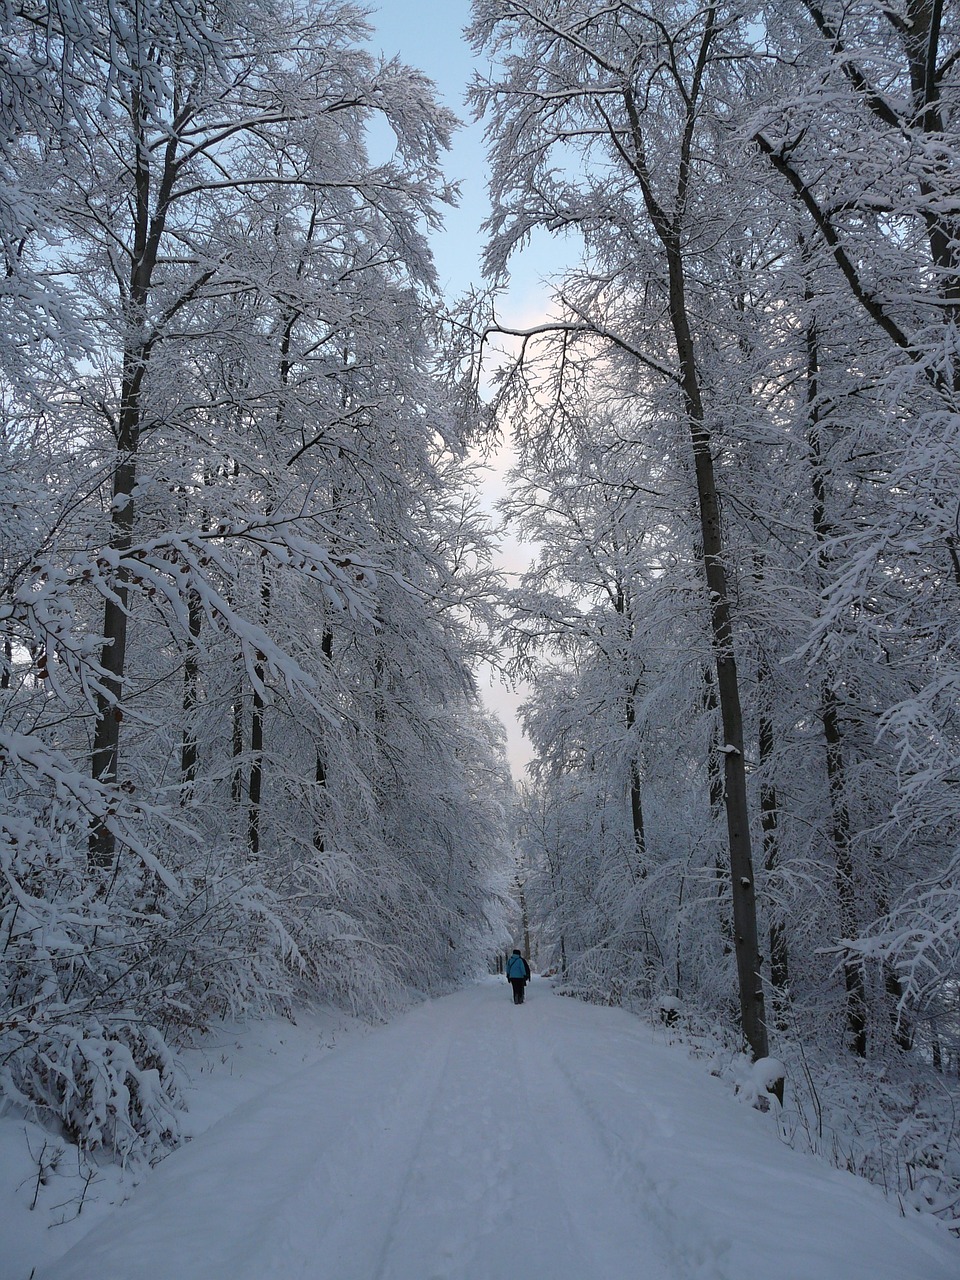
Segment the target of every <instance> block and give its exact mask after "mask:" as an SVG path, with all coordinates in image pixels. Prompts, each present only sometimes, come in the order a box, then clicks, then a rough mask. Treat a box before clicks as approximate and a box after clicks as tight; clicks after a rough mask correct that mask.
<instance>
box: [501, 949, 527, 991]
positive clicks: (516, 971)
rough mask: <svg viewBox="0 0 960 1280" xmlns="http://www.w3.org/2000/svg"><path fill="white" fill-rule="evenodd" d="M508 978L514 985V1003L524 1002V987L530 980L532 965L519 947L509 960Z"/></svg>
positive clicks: (514, 950) (512, 985)
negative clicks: (525, 958)
mask: <svg viewBox="0 0 960 1280" xmlns="http://www.w3.org/2000/svg"><path fill="white" fill-rule="evenodd" d="M507 980H508V981H509V983H510V985H511V987H513V1003H514V1004H523V989H524V987H525V986H526V985H527V983H528V982H529V981H530V966H529V965H528V964H527V962H526V960H524V958H523V956H522V955H521V954H520V951H519V949H518V948H517V947H514V949H513V955H512V956H511V957H510V959H509V960H508V961H507Z"/></svg>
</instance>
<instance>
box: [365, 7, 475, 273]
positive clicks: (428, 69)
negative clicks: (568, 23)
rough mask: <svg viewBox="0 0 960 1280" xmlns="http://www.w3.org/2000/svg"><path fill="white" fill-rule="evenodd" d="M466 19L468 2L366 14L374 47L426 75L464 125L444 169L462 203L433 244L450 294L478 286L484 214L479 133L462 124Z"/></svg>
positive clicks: (468, 54) (468, 59)
mask: <svg viewBox="0 0 960 1280" xmlns="http://www.w3.org/2000/svg"><path fill="white" fill-rule="evenodd" d="M372 3H374V4H375V3H376V0H372ZM469 20H470V3H469V0H435V2H434V3H426V2H425V0H381V4H380V5H379V7H378V8H376V9H375V10H374V11H373V12H372V13H371V15H370V21H371V23H372V25H374V26H375V27H376V35H375V37H374V39H373V41H372V44H373V47H374V48H375V49H376V50H377V51H378V52H383V53H385V54H387V55H388V56H392V55H393V54H395V53H399V54H400V56H401V57H402V58H403V60H404V62H407V63H409V64H410V65H411V66H414V67H418V68H419V69H420V70H421V71H423V72H425V73H426V74H427V75H428V76H429V77H430V79H431V80H433V81H434V83H435V84H436V86H437V89H438V91H439V95H440V97H441V99H442V100H443V102H444V103H445V104H446V105H447V106H448V107H450V109H451V110H452V111H454V112H455V113H456V114H457V115H458V116H459V117H460V118H461V119H462V120H464V121H465V127H464V128H463V129H461V130H460V131H459V132H458V133H457V135H456V137H455V139H454V146H453V150H452V151H451V153H450V155H449V156H448V157H447V164H446V170H447V175H448V177H450V178H452V179H456V180H458V181H459V182H460V183H461V204H460V207H459V208H457V209H449V210H447V211H446V230H445V232H444V233H443V234H442V235H439V236H437V237H436V238H435V240H434V255H435V257H436V262H437V270H438V273H439V276H440V283H441V284H442V285H443V287H444V290H445V291H446V292H447V293H448V294H449V295H456V294H459V293H462V292H463V291H464V290H465V289H466V288H467V287H468V286H469V285H470V284H471V283H479V280H480V265H479V255H480V252H481V235H480V223H481V222H482V221H483V219H484V217H485V215H486V213H487V210H488V203H487V196H486V185H485V184H486V177H485V160H484V150H483V129H482V127H481V126H480V125H479V124H474V123H466V122H468V111H467V107H466V105H465V104H464V101H463V97H464V93H465V91H466V88H467V85H468V84H469V82H470V76H471V74H472V70H473V50H472V49H471V48H470V45H469V44H468V43H467V41H466V39H465V38H464V36H463V34H462V33H463V28H464V27H465V26H466V24H467V23H468V22H469Z"/></svg>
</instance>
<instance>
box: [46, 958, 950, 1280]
mask: <svg viewBox="0 0 960 1280" xmlns="http://www.w3.org/2000/svg"><path fill="white" fill-rule="evenodd" d="M528 990H529V995H528V999H527V1001H526V1003H525V1004H524V1005H523V1006H521V1007H519V1008H518V1007H515V1006H514V1005H513V1004H512V1002H511V1000H510V997H509V992H508V989H507V988H506V986H505V985H504V983H503V982H502V980H501V981H499V982H498V981H495V980H490V981H487V982H482V983H479V984H478V985H476V986H475V987H472V988H470V989H469V990H466V991H462V992H459V993H458V994H456V995H453V996H449V997H446V998H444V999H441V1000H435V1001H431V1002H430V1003H427V1004H424V1005H421V1006H419V1007H418V1008H416V1009H414V1010H413V1011H412V1012H411V1013H409V1014H407V1015H405V1016H404V1017H402V1018H399V1019H397V1020H396V1021H395V1022H393V1023H392V1024H390V1025H389V1026H387V1027H384V1028H382V1029H379V1030H377V1031H374V1032H372V1033H370V1034H369V1035H367V1036H364V1037H362V1038H359V1039H357V1040H354V1041H350V1042H348V1043H347V1044H346V1045H344V1046H343V1047H341V1048H338V1049H335V1050H333V1051H331V1052H330V1054H329V1055H328V1056H327V1057H325V1058H324V1059H323V1060H321V1061H320V1062H319V1063H316V1064H315V1065H313V1066H311V1067H309V1068H307V1069H304V1070H300V1071H297V1072H295V1073H293V1074H288V1075H282V1074H281V1075H280V1076H279V1078H278V1082H277V1087H275V1088H273V1089H270V1090H268V1091H267V1092H265V1093H263V1094H261V1095H260V1096H259V1097H257V1098H254V1099H252V1100H250V1101H248V1102H246V1103H244V1104H243V1105H241V1106H238V1107H237V1108H236V1109H235V1110H233V1111H232V1112H230V1113H229V1114H228V1115H226V1116H224V1118H223V1119H221V1120H220V1121H219V1122H218V1123H216V1124H215V1125H213V1127H211V1128H210V1129H209V1130H207V1131H206V1132H205V1133H204V1134H202V1135H201V1136H200V1137H198V1139H197V1140H196V1141H195V1142H193V1143H191V1144H190V1145H188V1146H186V1147H184V1148H182V1149H181V1150H179V1151H177V1152H175V1153H174V1154H173V1155H172V1156H170V1157H169V1158H168V1159H167V1160H165V1161H164V1162H163V1163H162V1164H161V1165H160V1166H159V1168H158V1169H157V1170H156V1171H155V1173H153V1174H152V1175H151V1176H150V1178H149V1179H147V1180H146V1182H145V1183H144V1184H143V1186H142V1187H140V1188H139V1189H138V1190H137V1192H136V1194H135V1196H134V1198H133V1200H132V1202H131V1203H129V1204H127V1205H125V1206H123V1207H122V1208H121V1209H119V1210H117V1211H116V1212H114V1213H112V1214H111V1216H110V1218H109V1219H108V1220H107V1221H104V1222H103V1223H101V1224H100V1225H98V1226H97V1227H96V1228H94V1229H93V1230H92V1231H91V1232H90V1234H89V1235H88V1236H86V1237H85V1238H84V1239H82V1240H80V1241H79V1242H78V1243H77V1244H76V1245H75V1246H74V1247H73V1248H72V1249H71V1250H70V1251H69V1252H68V1253H66V1254H65V1255H64V1256H63V1257H62V1258H61V1259H60V1260H59V1261H58V1262H57V1263H55V1264H54V1265H52V1266H51V1267H49V1268H47V1269H46V1270H44V1271H43V1272H41V1273H38V1277H37V1280H94V1278H95V1280H200V1278H201V1277H202V1278H203V1280H281V1278H282V1280H507V1278H508V1277H523V1278H524V1280H628V1278H629V1280H640V1278H642V1280H956V1276H957V1275H958V1274H960V1266H958V1263H960V1251H958V1250H957V1249H956V1246H955V1245H953V1243H952V1242H951V1241H949V1240H946V1239H941V1237H940V1236H939V1235H938V1233H937V1232H936V1230H935V1228H934V1226H933V1224H931V1223H929V1222H923V1221H914V1220H910V1221H906V1220H903V1219H901V1218H899V1217H898V1215H897V1213H896V1210H895V1208H894V1207H893V1206H892V1205H891V1204H889V1203H887V1202H886V1201H884V1199H883V1198H882V1196H881V1195H880V1193H879V1191H877V1190H876V1189H875V1188H872V1187H870V1186H868V1185H867V1184H865V1183H863V1182H861V1181H860V1180H858V1179H855V1178H853V1177H850V1176H849V1175H845V1174H841V1173H838V1172H836V1171H835V1170H831V1169H829V1168H827V1167H825V1166H823V1165H821V1164H820V1163H818V1162H817V1161H814V1160H813V1159H810V1158H806V1157H804V1156H801V1155H798V1154H797V1153H795V1152H791V1151H789V1150H788V1149H787V1148H785V1147H784V1146H782V1145H781V1144H780V1142H779V1141H778V1140H777V1138H776V1136H775V1134H774V1133H773V1132H771V1128H770V1125H769V1120H768V1118H765V1117H761V1116H760V1115H759V1114H758V1113H756V1112H752V1111H751V1110H750V1109H748V1108H746V1107H744V1106H742V1105H741V1104H740V1103H738V1102H737V1101H736V1099H734V1098H733V1097H731V1095H730V1093H729V1088H728V1086H725V1085H723V1084H721V1082H719V1081H717V1080H714V1079H713V1078H712V1077H710V1076H709V1075H707V1074H706V1073H705V1071H704V1067H703V1064H702V1063H696V1062H693V1061H691V1060H690V1059H689V1058H688V1057H687V1056H686V1054H685V1053H684V1052H683V1051H682V1050H681V1049H677V1048H674V1047H670V1046H667V1045H665V1044H663V1043H661V1042H660V1041H659V1040H658V1037H657V1035H656V1033H655V1032H654V1031H652V1030H651V1028H649V1027H647V1026H645V1025H644V1024H643V1023H641V1022H639V1021H638V1020H637V1019H635V1018H632V1017H630V1016H629V1015H628V1014H626V1013H624V1012H622V1011H620V1010H614V1009H601V1008H596V1007H593V1006H589V1005H583V1004H580V1003H578V1002H576V1001H573V1000H566V999H562V998H560V997H558V996H556V995H555V994H554V993H553V992H552V990H551V988H550V986H549V984H548V983H546V982H540V981H537V980H535V981H534V982H533V983H532V984H531V987H530V988H529V989H528Z"/></svg>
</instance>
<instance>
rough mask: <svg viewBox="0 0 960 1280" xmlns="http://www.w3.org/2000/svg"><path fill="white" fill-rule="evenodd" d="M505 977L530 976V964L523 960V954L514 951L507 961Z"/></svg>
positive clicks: (524, 977)
mask: <svg viewBox="0 0 960 1280" xmlns="http://www.w3.org/2000/svg"><path fill="white" fill-rule="evenodd" d="M507 977H508V978H523V979H527V978H529V977H530V966H529V965H528V964H527V962H526V960H524V958H523V956H521V955H518V954H516V953H514V954H513V955H512V956H511V957H510V959H509V960H508V961H507Z"/></svg>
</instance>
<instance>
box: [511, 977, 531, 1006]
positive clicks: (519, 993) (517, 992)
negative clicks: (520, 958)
mask: <svg viewBox="0 0 960 1280" xmlns="http://www.w3.org/2000/svg"><path fill="white" fill-rule="evenodd" d="M526 983H527V980H526V978H511V979H510V985H511V987H513V1003H514V1004H523V988H524V987H525V986H526Z"/></svg>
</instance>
